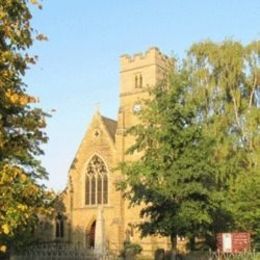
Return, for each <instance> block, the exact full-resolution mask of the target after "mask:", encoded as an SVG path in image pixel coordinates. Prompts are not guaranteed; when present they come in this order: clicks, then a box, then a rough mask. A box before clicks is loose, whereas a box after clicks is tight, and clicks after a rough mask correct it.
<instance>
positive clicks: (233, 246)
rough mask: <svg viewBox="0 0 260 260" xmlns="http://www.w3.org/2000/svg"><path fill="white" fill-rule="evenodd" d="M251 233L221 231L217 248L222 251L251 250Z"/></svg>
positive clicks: (237, 251) (218, 235)
mask: <svg viewBox="0 0 260 260" xmlns="http://www.w3.org/2000/svg"><path fill="white" fill-rule="evenodd" d="M250 244H251V239H250V233H246V232H242V233H239V232H236V233H219V234H217V249H218V251H219V252H222V253H239V252H245V251H248V250H250Z"/></svg>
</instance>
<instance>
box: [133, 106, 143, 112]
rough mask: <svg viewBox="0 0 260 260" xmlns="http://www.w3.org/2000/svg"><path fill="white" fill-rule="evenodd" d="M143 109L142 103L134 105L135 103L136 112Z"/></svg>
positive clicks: (134, 110)
mask: <svg viewBox="0 0 260 260" xmlns="http://www.w3.org/2000/svg"><path fill="white" fill-rule="evenodd" d="M141 109H142V106H141V104H134V105H133V112H134V113H138V112H140V111H141Z"/></svg>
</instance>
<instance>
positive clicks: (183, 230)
mask: <svg viewBox="0 0 260 260" xmlns="http://www.w3.org/2000/svg"><path fill="white" fill-rule="evenodd" d="M190 84H191V82H190V78H189V74H188V73H187V72H186V71H185V69H181V70H179V71H174V72H173V73H172V74H171V76H170V78H169V81H168V82H162V83H161V84H160V85H159V86H157V87H156V88H155V89H154V90H153V91H152V92H151V94H152V96H153V99H152V100H151V101H147V102H146V104H145V108H144V110H143V111H142V112H141V113H140V119H141V122H142V124H140V125H138V126H135V127H133V128H132V129H130V130H129V132H130V133H131V134H133V135H135V136H136V137H137V139H136V144H135V145H134V146H133V147H131V148H130V150H129V153H132V152H135V151H138V152H141V153H142V156H141V159H140V160H138V161H136V162H126V163H124V164H122V165H121V167H122V172H123V174H124V175H125V179H124V180H123V181H122V182H121V183H120V185H119V187H120V188H121V189H122V190H124V191H125V195H126V196H127V198H128V199H129V200H130V201H131V203H132V204H140V203H143V205H144V206H143V208H142V210H141V216H142V217H143V218H144V219H146V221H144V222H142V223H141V224H140V225H139V228H140V230H141V233H142V235H143V236H146V235H149V234H160V235H163V236H170V237H171V240H172V246H173V248H175V246H176V236H177V235H179V236H186V237H191V238H192V237H194V236H201V235H203V236H206V235H208V234H209V233H210V231H211V227H212V222H213V219H214V213H215V212H216V211H217V207H216V205H215V202H214V198H216V197H217V189H216V177H215V176H216V170H215V167H214V161H213V160H212V156H210V155H211V154H212V147H213V146H214V139H211V138H209V137H208V136H206V135H204V134H203V128H202V126H201V125H200V124H199V123H198V119H197V113H196V112H197V109H196V107H195V106H194V103H192V102H190V103H187V102H186V99H185V96H186V92H187V91H189V88H190Z"/></svg>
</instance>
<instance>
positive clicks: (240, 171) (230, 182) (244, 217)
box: [187, 41, 260, 239]
mask: <svg viewBox="0 0 260 260" xmlns="http://www.w3.org/2000/svg"><path fill="white" fill-rule="evenodd" d="M188 59H189V60H188V62H187V63H188V64H189V65H188V66H189V72H190V75H191V78H192V80H193V84H192V90H191V92H190V93H189V94H188V95H187V99H188V100H189V101H191V102H196V103H197V107H198V108H199V119H200V120H199V121H200V122H201V123H203V125H204V131H205V132H206V133H207V134H208V135H209V136H211V137H212V138H214V139H215V140H216V145H215V147H214V157H215V161H216V162H217V165H218V170H219V171H220V175H219V177H220V179H219V183H220V187H222V189H223V196H222V206H223V207H225V208H226V209H227V210H228V211H230V213H231V214H232V216H233V219H234V222H235V223H234V225H233V228H234V229H237V230H242V231H250V232H252V234H253V236H255V237H258V239H259V238H260V233H259V228H260V226H259V223H260V221H259V220H260V211H259V206H260V197H259V192H258V191H259V189H260V128H259V125H260V42H259V41H255V42H252V43H250V44H248V45H247V46H243V45H242V44H240V43H238V42H234V41H225V42H223V43H221V44H215V43H212V42H204V43H199V44H194V45H193V46H192V48H191V49H190V52H189V57H188Z"/></svg>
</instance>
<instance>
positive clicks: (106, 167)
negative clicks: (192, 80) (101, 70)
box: [51, 48, 173, 256]
mask: <svg viewBox="0 0 260 260" xmlns="http://www.w3.org/2000/svg"><path fill="white" fill-rule="evenodd" d="M172 65H173V64H172V60H171V59H170V58H168V57H167V56H165V55H163V54H162V53H161V52H160V51H159V49H158V48H150V49H148V50H147V51H146V52H145V53H143V54H142V53H141V54H135V55H133V56H129V55H123V56H121V57H120V107H119V110H118V117H117V120H114V119H110V118H107V117H105V116H103V115H101V114H100V113H99V112H98V111H97V112H96V113H95V114H94V116H93V119H92V122H91V123H90V125H89V127H88V129H87V131H86V134H85V136H84V137H83V140H82V142H81V144H80V146H79V148H78V151H77V153H76V155H75V158H74V161H73V162H72V165H71V168H70V170H69V175H68V184H67V187H66V188H65V190H64V191H63V193H62V194H61V195H60V199H61V203H60V204H59V205H58V206H57V214H56V218H55V223H53V224H54V229H53V232H52V235H51V237H52V238H53V239H54V240H56V241H57V240H60V241H67V242H70V243H74V244H77V245H80V246H83V247H89V248H90V247H94V246H95V245H94V244H95V232H96V221H97V215H98V211H100V209H101V210H102V218H103V220H104V222H103V224H104V227H103V229H104V230H103V231H102V232H103V233H104V238H105V243H106V247H107V248H108V249H109V250H111V251H113V252H119V251H120V249H122V246H123V243H124V241H125V240H130V241H131V242H133V243H138V244H140V245H141V246H142V248H143V252H142V254H143V255H150V256H151V255H153V252H154V251H155V250H156V249H158V248H164V249H168V248H169V246H170V243H169V239H168V238H163V237H158V236H149V237H146V238H141V237H140V234H139V232H138V230H137V229H136V228H135V225H136V224H138V223H140V221H142V219H140V217H139V211H140V207H134V208H129V203H128V201H126V200H125V199H124V198H123V197H122V194H121V192H120V191H117V190H116V187H115V183H116V182H117V181H118V180H119V179H120V178H122V175H121V173H120V172H119V171H116V170H114V169H115V168H116V166H117V165H118V163H119V162H123V161H130V160H137V159H138V157H140V155H138V154H134V155H127V154H126V150H127V149H128V148H129V147H130V146H131V145H132V144H133V143H134V141H135V140H134V138H133V137H132V136H129V135H126V134H125V132H126V129H128V128H129V127H131V126H133V125H135V124H137V123H138V119H137V113H138V111H140V109H142V106H141V100H142V99H143V98H147V97H148V92H147V89H148V88H150V87H153V86H155V85H156V84H157V83H158V82H159V81H160V80H162V79H163V78H164V77H165V75H166V74H167V71H168V70H169V68H170V67H171V66H172Z"/></svg>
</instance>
